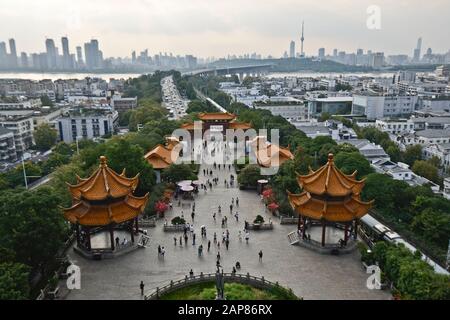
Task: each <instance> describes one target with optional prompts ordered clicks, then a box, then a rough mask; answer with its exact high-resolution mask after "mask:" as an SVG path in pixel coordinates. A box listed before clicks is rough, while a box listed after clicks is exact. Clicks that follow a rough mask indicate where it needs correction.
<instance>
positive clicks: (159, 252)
mask: <svg viewBox="0 0 450 320" xmlns="http://www.w3.org/2000/svg"><path fill="white" fill-rule="evenodd" d="M160 255H161V246H160V245H158V256H160Z"/></svg>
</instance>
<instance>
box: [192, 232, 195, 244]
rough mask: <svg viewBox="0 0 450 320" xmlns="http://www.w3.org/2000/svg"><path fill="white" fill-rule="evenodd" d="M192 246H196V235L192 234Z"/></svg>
mask: <svg viewBox="0 0 450 320" xmlns="http://www.w3.org/2000/svg"><path fill="white" fill-rule="evenodd" d="M192 245H193V246H195V233H194V234H192Z"/></svg>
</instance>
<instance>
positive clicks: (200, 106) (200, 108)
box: [186, 99, 217, 113]
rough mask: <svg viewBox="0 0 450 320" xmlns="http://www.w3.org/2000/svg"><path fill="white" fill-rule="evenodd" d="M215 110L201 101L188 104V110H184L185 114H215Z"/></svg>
mask: <svg viewBox="0 0 450 320" xmlns="http://www.w3.org/2000/svg"><path fill="white" fill-rule="evenodd" d="M216 111H217V109H216V108H215V107H213V106H211V105H210V104H208V103H206V102H203V101H201V100H198V99H196V100H192V101H191V102H189V104H188V108H187V109H186V112H187V113H193V112H216Z"/></svg>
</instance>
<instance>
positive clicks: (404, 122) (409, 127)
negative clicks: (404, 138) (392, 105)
mask: <svg viewBox="0 0 450 320" xmlns="http://www.w3.org/2000/svg"><path fill="white" fill-rule="evenodd" d="M375 127H376V128H377V129H379V130H381V131H383V132H387V133H390V134H399V133H402V132H413V131H414V122H413V121H412V120H410V119H398V120H376V121H375Z"/></svg>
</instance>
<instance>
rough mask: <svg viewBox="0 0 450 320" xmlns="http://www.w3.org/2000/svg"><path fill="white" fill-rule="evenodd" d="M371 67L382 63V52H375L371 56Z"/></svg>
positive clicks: (377, 66) (379, 66) (379, 65)
mask: <svg viewBox="0 0 450 320" xmlns="http://www.w3.org/2000/svg"><path fill="white" fill-rule="evenodd" d="M371 65H372V67H373V68H381V67H382V66H383V65H384V53H383V52H376V53H375V54H374V55H373V56H372V64H371Z"/></svg>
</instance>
